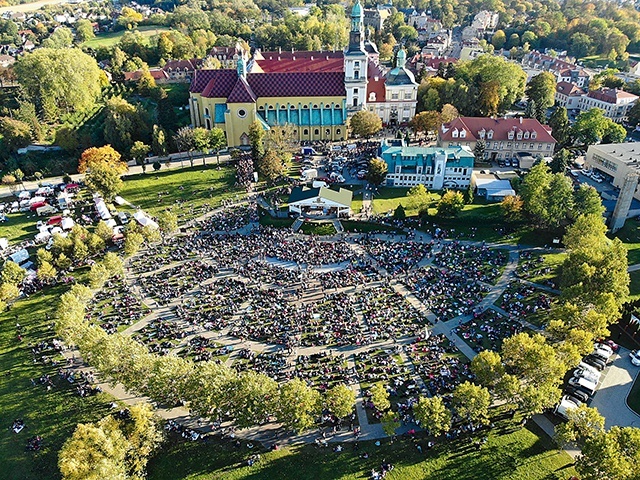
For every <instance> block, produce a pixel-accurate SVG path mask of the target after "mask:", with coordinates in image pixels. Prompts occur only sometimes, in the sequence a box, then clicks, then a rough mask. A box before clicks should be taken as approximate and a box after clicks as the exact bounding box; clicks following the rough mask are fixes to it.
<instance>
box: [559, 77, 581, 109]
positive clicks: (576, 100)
mask: <svg viewBox="0 0 640 480" xmlns="http://www.w3.org/2000/svg"><path fill="white" fill-rule="evenodd" d="M583 95H584V90H582V89H581V88H580V87H578V86H577V85H576V84H574V83H569V82H564V81H563V82H558V83H557V84H556V95H555V104H556V106H558V107H565V108H566V109H567V110H576V109H578V108H580V99H581V98H582V96H583Z"/></svg>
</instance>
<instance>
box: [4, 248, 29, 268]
mask: <svg viewBox="0 0 640 480" xmlns="http://www.w3.org/2000/svg"><path fill="white" fill-rule="evenodd" d="M28 259H29V252H28V251H27V249H26V248H23V249H21V250H18V251H17V252H15V253H12V254H11V255H9V260H11V261H12V262H13V263H17V264H18V265H20V264H21V263H23V262H25V261H26V260H28Z"/></svg>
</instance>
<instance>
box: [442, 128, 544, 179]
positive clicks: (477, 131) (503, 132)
mask: <svg viewBox="0 0 640 480" xmlns="http://www.w3.org/2000/svg"><path fill="white" fill-rule="evenodd" d="M478 140H483V141H484V142H485V152H484V158H485V159H488V160H491V161H496V160H497V161H500V160H513V159H515V158H518V157H524V156H526V155H530V156H531V157H533V158H537V157H550V156H552V155H553V149H554V148H555V144H556V140H555V139H554V138H553V137H552V136H551V128H549V127H548V126H546V125H542V124H541V123H540V122H539V121H538V120H536V119H533V118H522V117H520V118H486V117H458V118H456V119H454V120H452V121H451V122H449V123H445V124H443V125H442V127H441V128H440V129H439V130H438V146H440V147H444V148H448V147H456V146H457V147H466V148H468V149H469V151H473V150H474V148H475V146H476V143H477V142H478ZM521 167H522V168H529V166H527V165H521Z"/></svg>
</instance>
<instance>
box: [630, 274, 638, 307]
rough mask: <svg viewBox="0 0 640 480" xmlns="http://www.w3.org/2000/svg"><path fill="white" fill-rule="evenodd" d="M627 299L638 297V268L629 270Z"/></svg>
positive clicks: (636, 298)
mask: <svg viewBox="0 0 640 480" xmlns="http://www.w3.org/2000/svg"><path fill="white" fill-rule="evenodd" d="M629 279H630V280H631V282H629V300H631V301H633V300H638V299H640V270H636V271H635V272H629Z"/></svg>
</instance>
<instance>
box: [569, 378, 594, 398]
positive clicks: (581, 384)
mask: <svg viewBox="0 0 640 480" xmlns="http://www.w3.org/2000/svg"><path fill="white" fill-rule="evenodd" d="M569 385H571V386H573V387H578V388H580V389H581V390H583V391H585V392H587V393H588V394H589V395H593V394H594V393H595V391H596V389H597V388H598V383H597V382H593V381H591V380H588V379H586V378H582V377H571V378H570V379H569Z"/></svg>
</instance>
